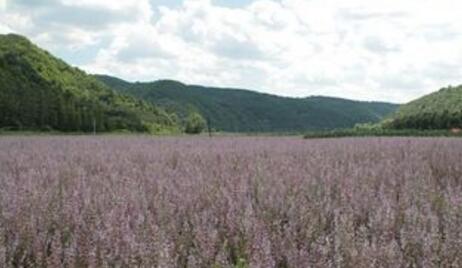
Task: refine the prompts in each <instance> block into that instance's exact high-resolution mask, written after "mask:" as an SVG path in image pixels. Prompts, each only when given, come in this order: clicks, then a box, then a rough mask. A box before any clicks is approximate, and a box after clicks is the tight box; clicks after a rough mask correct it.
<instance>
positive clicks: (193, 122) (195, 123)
mask: <svg viewBox="0 0 462 268" xmlns="http://www.w3.org/2000/svg"><path fill="white" fill-rule="evenodd" d="M206 127H207V122H206V121H205V119H204V118H203V117H202V116H201V115H200V114H198V113H191V114H190V115H189V116H188V118H187V119H186V126H185V133H187V134H200V133H201V132H202V131H204V129H205V128H206Z"/></svg>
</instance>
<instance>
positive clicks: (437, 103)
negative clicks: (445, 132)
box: [383, 86, 462, 130]
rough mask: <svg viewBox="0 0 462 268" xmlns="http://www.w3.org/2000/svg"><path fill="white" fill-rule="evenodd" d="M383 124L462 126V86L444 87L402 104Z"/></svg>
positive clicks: (408, 126)
mask: <svg viewBox="0 0 462 268" xmlns="http://www.w3.org/2000/svg"><path fill="white" fill-rule="evenodd" d="M383 126H384V127H385V128H392V129H422V130H432V129H451V128H462V86H458V87H452V86H449V87H446V88H442V89H441V90H439V91H438V92H435V93H432V94H429V95H427V96H424V97H422V98H420V99H417V100H415V101H412V102H410V103H408V104H406V105H403V106H401V107H400V108H399V110H398V111H397V112H396V113H395V114H393V116H391V117H390V118H389V119H387V120H385V121H384V122H383Z"/></svg>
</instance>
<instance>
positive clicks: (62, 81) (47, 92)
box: [0, 34, 177, 132]
mask: <svg viewBox="0 0 462 268" xmlns="http://www.w3.org/2000/svg"><path fill="white" fill-rule="evenodd" d="M94 126H96V130H97V131H99V132H101V131H113V130H119V129H124V130H131V131H143V132H144V131H152V132H156V131H165V130H174V129H176V128H177V126H176V123H175V121H174V120H172V118H171V117H170V116H169V115H168V114H167V113H166V112H165V111H163V110H162V109H159V108H157V107H154V106H153V105H152V104H148V103H146V102H143V101H140V100H137V99H135V98H134V97H132V96H124V95H122V94H120V93H117V92H115V91H113V90H112V89H110V88H109V87H107V86H106V85H104V84H103V83H101V82H100V81H98V80H97V79H95V78H94V77H93V76H90V75H87V74H85V73H84V72H83V71H81V70H79V69H77V68H74V67H71V66H69V65H68V64H66V63H65V62H63V61H61V60H59V59H57V58H55V57H53V56H52V55H50V54H49V53H48V52H47V51H44V50H42V49H40V48H39V47H37V46H35V45H34V44H32V43H31V42H30V41H29V40H27V39H26V38H24V37H22V36H19V35H14V34H9V35H0V129H12V130H59V131H93V127H94Z"/></svg>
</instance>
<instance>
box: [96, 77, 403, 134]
mask: <svg viewBox="0 0 462 268" xmlns="http://www.w3.org/2000/svg"><path fill="white" fill-rule="evenodd" d="M96 77H97V78H98V79H100V81H102V82H104V83H106V85H108V86H109V87H112V88H114V89H116V90H118V91H119V92H122V93H125V94H130V95H132V96H135V97H138V98H141V99H143V100H146V101H149V102H150V103H152V104H155V105H159V106H161V107H163V108H164V109H166V110H167V111H168V112H171V113H176V114H178V116H179V118H180V120H181V121H183V122H184V121H185V120H186V119H187V118H188V115H189V114H191V113H199V114H201V115H202V116H203V117H204V118H205V119H206V120H207V121H208V122H209V123H210V125H211V127H212V128H214V129H216V130H221V131H227V132H302V131H306V130H322V129H335V128H349V127H353V126H354V125H356V124H358V123H366V122H379V121H380V120H382V119H383V118H384V116H386V115H388V114H390V113H392V112H393V111H395V110H396V108H397V107H398V105H394V104H389V103H380V102H358V101H351V100H345V99H339V98H329V97H308V98H285V97H279V96H274V95H268V94H262V93H257V92H253V91H248V90H240V89H223V88H211V87H202V86H192V85H185V84H183V83H180V82H177V81H171V80H161V81H156V82H151V83H130V82H127V81H124V80H121V79H118V78H114V77H110V76H96Z"/></svg>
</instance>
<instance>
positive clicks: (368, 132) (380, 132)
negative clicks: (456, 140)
mask: <svg viewBox="0 0 462 268" xmlns="http://www.w3.org/2000/svg"><path fill="white" fill-rule="evenodd" d="M342 137H462V133H454V132H451V131H449V130H418V129H386V128H380V127H377V128H369V129H368V128H359V129H358V128H352V129H336V130H329V131H312V132H307V133H306V134H305V135H304V138H305V139H318V138H342Z"/></svg>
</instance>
